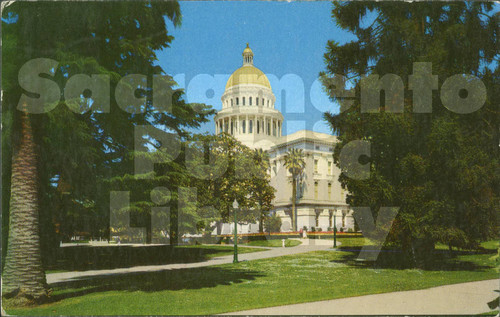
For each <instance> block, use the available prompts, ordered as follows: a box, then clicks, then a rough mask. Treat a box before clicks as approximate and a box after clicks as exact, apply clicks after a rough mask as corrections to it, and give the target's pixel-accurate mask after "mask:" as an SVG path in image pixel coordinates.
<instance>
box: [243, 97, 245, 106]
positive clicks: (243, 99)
mask: <svg viewBox="0 0 500 317" xmlns="http://www.w3.org/2000/svg"><path fill="white" fill-rule="evenodd" d="M243 105H245V97H243Z"/></svg>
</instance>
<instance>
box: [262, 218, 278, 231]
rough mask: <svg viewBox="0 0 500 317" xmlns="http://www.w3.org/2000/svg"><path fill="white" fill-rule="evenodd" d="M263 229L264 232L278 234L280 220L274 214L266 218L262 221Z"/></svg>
mask: <svg viewBox="0 0 500 317" xmlns="http://www.w3.org/2000/svg"><path fill="white" fill-rule="evenodd" d="M264 228H265V229H266V232H279V231H280V230H281V218H280V217H278V216H277V215H276V214H273V215H272V216H270V217H266V219H265V220H264Z"/></svg>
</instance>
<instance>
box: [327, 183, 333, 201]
mask: <svg viewBox="0 0 500 317" xmlns="http://www.w3.org/2000/svg"><path fill="white" fill-rule="evenodd" d="M331 199H332V183H328V200H331Z"/></svg>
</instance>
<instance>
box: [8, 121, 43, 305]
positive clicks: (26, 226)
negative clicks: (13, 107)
mask: <svg viewBox="0 0 500 317" xmlns="http://www.w3.org/2000/svg"><path fill="white" fill-rule="evenodd" d="M38 217H39V204H38V173H37V157H36V153H35V143H34V140H33V131H32V129H31V122H30V120H29V118H28V115H27V114H26V113H24V112H23V113H22V114H21V144H20V147H19V150H18V151H17V153H15V154H14V157H13V160H12V180H11V196H10V217H9V241H8V246H7V257H6V260H5V268H4V271H3V274H2V280H3V294H4V295H7V296H9V295H10V296H16V297H18V298H26V299H30V300H40V299H42V298H44V297H46V296H47V287H46V286H47V284H46V280H45V271H44V269H43V266H42V259H41V249H40V235H39V219H38Z"/></svg>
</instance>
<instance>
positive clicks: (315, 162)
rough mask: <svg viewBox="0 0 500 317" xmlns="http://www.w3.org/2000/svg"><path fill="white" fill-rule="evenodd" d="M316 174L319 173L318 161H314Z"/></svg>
mask: <svg viewBox="0 0 500 317" xmlns="http://www.w3.org/2000/svg"><path fill="white" fill-rule="evenodd" d="M314 173H318V160H314Z"/></svg>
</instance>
